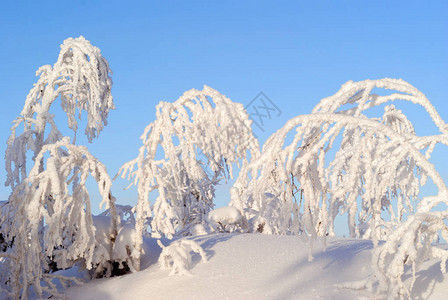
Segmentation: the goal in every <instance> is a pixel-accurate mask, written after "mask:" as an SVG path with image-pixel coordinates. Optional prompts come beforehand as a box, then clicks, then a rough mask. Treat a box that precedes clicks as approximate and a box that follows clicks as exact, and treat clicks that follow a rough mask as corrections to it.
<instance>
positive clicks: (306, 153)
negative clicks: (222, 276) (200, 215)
mask: <svg viewBox="0 0 448 300" xmlns="http://www.w3.org/2000/svg"><path fill="white" fill-rule="evenodd" d="M374 88H384V89H390V90H395V91H396V92H394V93H391V94H387V95H384V96H379V95H377V94H374V93H372V90H373V89H374ZM395 100H405V101H410V102H412V103H415V104H419V105H421V106H422V107H423V108H424V109H425V110H426V111H427V112H428V114H429V116H430V117H431V119H432V120H433V121H434V123H435V125H436V126H437V127H438V129H439V130H440V134H438V135H432V136H423V137H420V136H417V135H416V132H415V130H414V127H413V125H412V124H411V122H410V121H409V120H408V119H407V117H406V116H405V115H404V114H403V113H402V112H401V111H400V110H398V109H396V108H395V107H394V106H393V105H389V106H386V105H385V104H387V103H388V102H391V101H395ZM379 105H383V106H384V110H385V112H384V114H383V115H382V116H379V117H377V118H369V117H367V115H369V116H370V115H371V114H372V112H368V109H370V108H374V107H376V106H379ZM447 133H448V127H447V125H446V124H445V122H444V121H443V120H442V119H441V117H440V116H439V114H438V113H437V111H436V110H435V108H434V107H433V106H432V105H431V104H430V102H429V101H428V99H427V98H426V97H425V96H424V95H423V94H422V93H421V92H420V91H418V90H417V89H416V88H414V87H413V86H411V85H410V84H408V83H406V82H404V81H402V80H394V79H382V80H366V81H362V82H357V83H354V82H351V81H349V82H347V83H346V84H344V85H343V86H342V88H341V90H340V91H338V92H337V93H336V94H335V95H333V96H331V97H329V98H325V99H323V100H322V101H321V102H320V103H319V104H318V105H317V106H316V107H315V109H314V110H313V112H312V114H310V115H302V116H298V117H296V118H293V119H291V120H289V121H288V122H287V123H286V125H285V126H284V127H283V128H281V129H280V130H278V131H277V132H276V133H275V134H273V135H272V136H271V137H270V138H269V139H268V140H267V142H266V143H265V145H264V146H263V150H262V154H261V156H260V157H259V158H257V159H255V160H253V161H252V162H251V163H250V164H249V165H247V167H246V168H245V169H243V170H242V171H241V172H240V176H239V178H238V179H237V181H236V183H235V185H234V187H233V188H232V191H231V192H232V201H231V205H233V206H235V207H237V208H239V209H240V210H241V211H243V212H245V214H246V217H247V218H248V219H250V223H251V227H252V231H259V232H264V233H275V234H289V233H293V234H294V233H295V234H297V233H306V234H308V235H310V236H314V237H315V236H325V235H334V220H335V218H336V216H337V215H338V214H346V215H347V218H348V227H349V231H350V235H351V236H352V237H363V238H372V239H373V240H374V244H375V247H376V249H375V251H377V253H378V254H377V255H376V256H375V257H376V258H375V259H376V261H375V265H376V266H377V270H378V274H386V275H385V276H386V277H387V280H389V283H390V282H392V284H390V286H392V285H394V284H395V283H402V282H401V279H399V278H401V277H400V276H401V275H402V274H403V273H400V272H402V271H403V268H401V269H400V268H399V267H396V268H395V269H394V272H392V273H393V274H392V273H391V272H388V271H385V269H386V268H388V266H390V265H391V264H392V265H395V264H397V265H400V264H401V265H402V264H403V262H404V261H403V260H402V258H403V257H404V254H403V253H409V252H411V253H413V254H415V253H417V252H419V253H420V254H421V253H422V252H421V251H420V250H419V249H427V248H428V247H429V244H430V242H431V241H432V238H433V235H434V233H436V232H437V231H438V230H442V229H443V228H444V227H443V226H442V224H443V220H445V219H446V214H445V213H435V212H433V210H434V208H435V207H436V206H437V205H438V204H439V203H447V202H448V197H447V196H448V191H447V187H446V185H445V183H444V181H443V179H442V178H441V176H440V175H439V174H438V173H437V171H436V170H435V168H434V165H432V164H431V163H430V162H429V158H430V156H431V153H432V151H433V150H434V147H435V146H436V145H437V144H438V143H441V144H444V145H448V136H447ZM428 179H430V180H432V182H433V183H434V184H435V185H436V187H437V189H438V194H437V195H436V196H434V197H426V198H423V199H422V197H421V193H420V187H421V186H422V185H424V184H425V183H426V182H427V181H428ZM386 212H387V213H386ZM422 220H424V221H422ZM405 227H406V228H413V229H412V230H411V231H412V233H410V230H405V229H404V228H405ZM428 228H429V229H428ZM397 232H402V233H403V235H400V234H397ZM404 233H406V238H405V240H404V241H403V240H401V239H402V238H404ZM379 239H386V241H387V242H386V244H384V245H381V246H379V245H378V240H379ZM428 241H429V242H428ZM428 243H429V244H428ZM422 245H424V246H422ZM422 251H423V250H422ZM426 254H427V253H426ZM426 254H422V257H423V258H426V257H427V255H426ZM443 255H445V254H443ZM443 255H441V254H440V255H438V257H443ZM410 257H411V258H412V259H414V257H415V256H410ZM409 261H413V260H407V261H405V262H409ZM397 272H398V273H397ZM397 274H398V275H397ZM397 276H398V277H397ZM387 280H386V279H384V280H382V281H383V282H385V281H387ZM400 289H401V290H400V292H402V291H403V289H402V288H400Z"/></svg>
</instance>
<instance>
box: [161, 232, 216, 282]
mask: <svg viewBox="0 0 448 300" xmlns="http://www.w3.org/2000/svg"><path fill="white" fill-rule="evenodd" d="M157 244H159V246H160V247H161V248H162V253H161V254H160V257H159V265H160V267H161V268H162V269H171V272H170V275H187V274H190V273H191V272H190V271H189V270H190V268H191V262H192V253H198V254H199V255H200V256H201V259H202V260H203V261H205V262H206V261H207V254H206V253H205V252H204V249H202V247H201V245H199V244H198V243H196V242H195V241H192V240H187V239H180V240H177V241H174V242H172V243H171V244H170V245H169V246H167V247H165V246H164V245H163V244H162V243H161V242H160V240H158V241H157Z"/></svg>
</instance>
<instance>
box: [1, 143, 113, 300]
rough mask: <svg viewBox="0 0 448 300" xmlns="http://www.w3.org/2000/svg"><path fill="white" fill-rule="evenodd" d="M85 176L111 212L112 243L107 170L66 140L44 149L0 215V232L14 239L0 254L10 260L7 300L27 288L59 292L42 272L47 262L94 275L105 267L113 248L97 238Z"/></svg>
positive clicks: (111, 201) (36, 291) (82, 147)
mask: <svg viewBox="0 0 448 300" xmlns="http://www.w3.org/2000/svg"><path fill="white" fill-rule="evenodd" d="M89 175H91V176H92V177H93V178H94V179H95V181H96V183H97V185H98V189H99V192H100V194H101V197H102V201H101V205H102V204H105V205H106V208H109V209H110V211H111V218H110V219H109V220H110V221H111V224H109V228H111V230H112V232H111V236H110V240H111V241H114V240H115V237H116V236H117V228H118V222H119V219H118V216H117V214H116V212H115V209H114V198H113V197H112V196H111V191H110V187H111V180H110V178H109V176H108V174H107V170H106V167H105V166H104V165H103V164H101V163H100V162H99V161H98V160H97V159H96V158H95V157H93V156H92V155H91V154H90V153H89V152H88V151H87V149H86V148H85V147H84V146H75V145H72V144H70V140H69V138H67V137H66V138H63V139H62V140H61V141H59V142H56V143H54V144H49V145H45V146H43V148H42V150H41V152H40V153H39V155H38V156H37V157H36V164H35V165H34V167H33V169H32V170H31V171H30V174H29V176H28V177H27V178H25V179H24V180H23V181H22V182H21V183H20V184H19V185H18V186H17V187H16V188H15V189H14V191H13V193H12V195H11V196H10V198H9V204H8V206H7V207H6V209H4V210H3V213H2V216H1V217H2V219H3V220H4V222H2V224H4V225H5V226H2V231H3V232H8V233H10V234H11V235H12V236H14V244H13V246H12V248H11V249H9V251H7V252H6V253H5V254H4V255H3V254H0V256H4V257H6V258H8V259H10V278H11V279H10V280H11V283H10V287H11V290H10V296H11V297H13V298H19V297H20V293H21V297H22V298H23V299H26V298H27V296H28V290H29V288H30V287H31V286H32V287H33V289H34V291H35V293H36V294H37V295H39V296H41V295H42V293H43V292H45V293H50V294H52V293H55V292H57V290H55V289H56V287H55V285H54V284H53V283H52V280H53V279H54V278H53V276H52V275H51V274H49V273H46V272H45V271H46V270H47V271H48V270H49V269H50V268H51V267H50V266H49V260H52V261H54V262H55V263H56V264H57V267H58V268H62V269H64V268H67V267H71V266H72V265H73V264H74V263H76V262H80V263H81V265H83V266H85V267H86V268H87V269H94V271H95V272H96V273H101V272H103V271H104V269H107V268H108V265H109V264H110V263H111V257H110V253H112V248H111V249H105V247H104V246H103V244H102V243H101V242H100V241H99V240H98V238H97V236H96V235H95V226H94V224H93V221H92V214H91V206H90V196H89V193H88V191H87V188H86V181H87V178H88V177H89ZM112 246H113V243H111V245H110V247H112ZM109 272H110V268H109Z"/></svg>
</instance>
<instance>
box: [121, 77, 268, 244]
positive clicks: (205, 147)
mask: <svg viewBox="0 0 448 300" xmlns="http://www.w3.org/2000/svg"><path fill="white" fill-rule="evenodd" d="M156 109H157V118H156V120H155V121H154V122H153V123H151V124H149V125H148V126H147V127H146V129H145V131H144V133H143V135H142V137H141V139H142V140H143V146H142V147H141V148H140V152H139V155H138V157H137V158H135V159H134V160H132V161H130V162H128V163H126V164H125V165H124V166H123V167H122V168H121V169H120V173H121V176H122V177H124V178H125V177H127V178H128V179H132V180H133V184H134V185H136V186H137V189H138V204H137V206H136V222H137V226H136V229H137V238H138V239H139V240H138V242H137V243H136V244H137V245H141V243H142V237H141V236H142V234H143V233H144V231H145V230H146V229H145V228H144V227H145V226H144V223H145V220H147V219H148V218H151V217H152V222H151V233H152V235H153V236H154V237H163V236H165V237H168V238H172V237H173V236H174V235H176V234H177V235H182V234H183V233H186V234H188V233H189V232H190V230H189V229H190V227H191V226H195V225H197V224H201V223H202V222H203V221H204V218H205V217H206V215H207V213H208V212H209V211H210V210H212V209H213V206H214V204H213V197H214V186H215V185H216V184H217V183H218V182H219V181H220V180H222V179H223V178H227V177H229V176H230V177H231V176H232V166H233V164H234V163H240V164H242V165H243V166H244V165H246V163H247V160H246V157H248V156H251V157H256V156H258V154H259V148H258V147H259V146H258V142H257V140H256V139H255V138H254V136H253V134H252V130H251V127H250V126H251V120H249V117H248V115H247V113H246V111H245V110H244V107H243V105H241V104H238V103H233V102H232V101H230V99H228V98H227V97H225V96H224V95H222V94H220V93H219V92H217V91H216V90H214V89H212V88H210V87H207V86H205V87H204V89H203V90H202V91H199V90H195V89H192V90H190V91H187V92H185V93H184V95H183V96H181V97H180V98H179V99H178V100H177V101H175V102H174V103H167V102H161V103H160V104H158V105H157V108H156ZM157 151H161V154H160V155H162V157H159V156H158V155H156V153H157ZM155 190H157V191H158V196H157V199H156V200H155V202H154V205H153V207H152V211H151V210H150V206H149V201H148V200H149V194H150V193H151V192H153V191H155Z"/></svg>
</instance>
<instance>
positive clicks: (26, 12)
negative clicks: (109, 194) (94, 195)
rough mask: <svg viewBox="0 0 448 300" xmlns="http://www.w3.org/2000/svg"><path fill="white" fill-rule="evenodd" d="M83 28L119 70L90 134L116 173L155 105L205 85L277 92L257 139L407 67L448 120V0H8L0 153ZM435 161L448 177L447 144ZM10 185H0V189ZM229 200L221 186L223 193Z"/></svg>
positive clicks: (238, 92) (0, 77) (0, 7)
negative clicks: (101, 125)
mask: <svg viewBox="0 0 448 300" xmlns="http://www.w3.org/2000/svg"><path fill="white" fill-rule="evenodd" d="M80 35H83V36H84V37H86V38H87V39H88V40H90V41H91V43H92V44H93V45H95V46H97V47H99V48H100V49H101V51H102V54H103V55H104V57H105V58H106V59H107V60H108V61H109V63H110V66H111V68H112V70H113V72H114V74H113V81H114V86H113V89H112V93H113V96H114V100H115V104H116V107H117V109H116V110H115V111H112V112H111V113H110V117H109V125H108V126H107V127H106V128H105V130H104V131H103V132H102V133H101V135H100V137H99V139H97V140H95V141H94V142H93V144H90V145H88V147H89V149H90V151H91V152H92V154H93V155H95V156H97V157H98V158H99V159H100V160H101V161H102V162H103V163H104V164H105V165H106V166H107V168H108V170H109V173H110V175H111V176H112V177H113V176H114V175H115V173H116V172H117V171H118V168H119V167H120V166H121V165H122V164H123V163H125V162H127V161H129V160H131V159H132V158H134V157H135V156H136V155H137V153H138V148H139V147H140V145H141V141H140V140H139V137H140V135H141V133H142V132H143V129H144V127H145V126H146V125H147V124H148V123H149V122H151V121H153V120H154V118H155V109H154V108H155V105H156V104H157V103H158V102H159V101H175V100H176V99H177V98H178V97H179V96H181V95H182V93H183V92H184V91H186V90H189V89H191V88H197V89H202V87H203V85H204V84H207V85H209V86H211V87H213V88H215V89H217V90H218V91H220V92H221V93H223V94H225V95H226V96H228V97H229V98H230V99H232V100H233V101H236V102H241V103H243V104H245V105H247V104H249V103H250V102H251V101H252V100H253V99H254V97H255V96H257V95H258V94H259V93H260V92H263V93H264V94H265V95H266V96H267V97H269V99H270V100H271V101H272V102H273V103H275V105H276V106H277V107H278V108H279V110H280V111H281V114H280V116H277V114H276V115H275V116H273V117H272V119H271V120H265V121H266V122H265V124H264V125H263V130H264V131H262V130H260V128H254V131H255V134H256V135H257V136H258V137H259V139H260V142H261V143H262V142H264V141H265V140H266V138H267V137H268V136H269V135H270V134H272V133H273V132H274V131H275V130H276V129H279V128H280V127H281V126H283V125H284V123H285V122H286V121H287V120H289V119H291V118H292V117H295V116H297V115H300V114H306V113H309V112H310V111H311V110H312V108H313V107H314V105H316V104H317V103H318V101H319V100H320V99H321V98H323V97H327V96H330V95H332V94H334V93H335V92H336V91H337V90H338V89H339V88H340V86H341V85H342V84H343V83H344V82H346V81H347V80H354V81H358V80H364V79H378V78H384V77H392V78H402V79H404V80H406V81H408V82H410V83H411V84H413V85H414V86H416V87H417V88H418V89H420V90H421V91H422V92H423V93H425V94H426V95H427V97H428V98H429V100H430V101H431V102H432V103H433V105H434V106H435V107H436V108H437V109H438V111H439V113H440V114H441V116H442V118H444V119H445V120H448V99H447V97H446V95H448V1H306V2H305V1H141V2H138V1H126V3H124V1H87V0H85V1H64V0H59V1H7V0H4V1H2V2H1V4H0V101H1V104H2V106H1V110H0V122H1V123H0V124H1V125H0V141H2V142H1V143H0V152H1V153H4V151H5V149H6V140H7V138H8V136H9V134H10V129H9V128H10V127H11V121H12V120H14V119H15V118H16V117H17V116H18V114H19V113H20V111H21V109H22V107H23V104H24V101H25V98H26V95H27V94H28V91H29V90H30V89H31V87H32V86H33V83H35V82H36V80H37V78H36V77H35V71H36V70H37V69H38V68H39V67H40V66H42V65H45V64H51V65H53V64H54V63H55V61H56V60H57V56H58V53H59V49H60V48H59V45H60V44H61V43H62V42H63V41H64V39H66V38H68V37H78V36H80ZM408 113H409V118H410V119H411V121H413V122H414V123H415V125H416V128H417V133H418V134H426V133H435V132H434V126H432V127H431V124H430V123H429V122H427V119H425V118H427V116H426V114H424V113H423V111H421V110H420V109H414V108H412V107H410V110H409V111H408ZM80 128H81V133H82V128H83V127H80ZM80 141H81V142H83V140H80ZM443 151H445V152H443ZM433 162H434V163H435V164H436V168H437V169H438V170H439V172H440V173H441V174H442V176H444V177H445V178H448V151H446V150H444V149H442V150H441V151H437V152H436V153H435V154H434V160H433ZM3 165H4V161H3V160H2V166H1V167H0V181H1V182H4V181H5V179H6V178H5V176H6V175H5V171H4V167H3ZM125 185H126V181H123V180H120V179H119V180H117V181H116V184H115V185H114V187H113V191H114V193H115V195H117V197H118V202H119V203H121V204H133V203H135V195H136V192H135V189H133V188H132V189H130V190H127V191H123V190H122V188H123V186H125ZM9 194H10V189H9V188H7V187H3V186H2V187H0V200H6V199H7V198H8V196H9ZM227 202H228V192H227V187H226V186H223V187H222V188H220V189H218V195H217V204H218V206H222V205H226V204H227ZM94 207H95V208H96V207H97V204H95V203H94Z"/></svg>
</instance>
